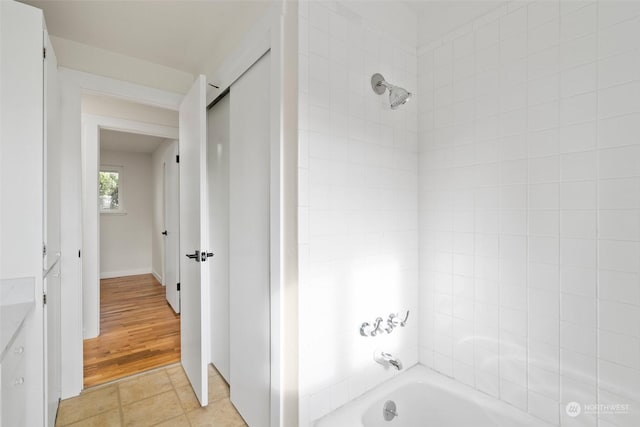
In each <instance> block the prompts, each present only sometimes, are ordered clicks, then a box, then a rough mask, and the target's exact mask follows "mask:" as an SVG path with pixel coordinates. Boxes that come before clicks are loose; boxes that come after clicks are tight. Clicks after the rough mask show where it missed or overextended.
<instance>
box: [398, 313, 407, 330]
mask: <svg viewBox="0 0 640 427" xmlns="http://www.w3.org/2000/svg"><path fill="white" fill-rule="evenodd" d="M407 320H409V310H407V315H406V316H404V320H401V321H400V326H402V327H403V328H404V326H405V325H406V324H407Z"/></svg>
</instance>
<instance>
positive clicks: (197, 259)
mask: <svg viewBox="0 0 640 427" xmlns="http://www.w3.org/2000/svg"><path fill="white" fill-rule="evenodd" d="M187 258H189V259H195V260H196V262H200V251H195V252H194V253H192V254H187Z"/></svg>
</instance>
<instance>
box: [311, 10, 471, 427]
mask: <svg viewBox="0 0 640 427" xmlns="http://www.w3.org/2000/svg"><path fill="white" fill-rule="evenodd" d="M363 5H364V6H365V7H366V4H364V3H361V4H360V7H362V6H363ZM299 6H300V8H299V81H298V84H299V147H300V149H299V253H300V260H299V265H300V284H299V304H300V311H299V313H300V314H299V315H300V337H299V339H300V348H299V351H300V353H299V354H300V356H299V360H300V378H299V384H300V425H301V426H308V425H310V423H312V422H313V421H314V420H316V419H317V418H320V417H322V416H323V415H325V414H327V413H329V412H331V411H332V410H334V409H336V408H337V407H339V406H342V405H344V404H345V403H347V402H348V401H350V400H352V399H354V398H355V397H357V396H359V395H360V394H362V393H364V392H365V391H367V390H369V389H371V388H372V387H374V386H375V385H377V384H379V383H381V382H383V381H385V380H386V379H389V378H391V377H392V376H393V375H395V374H397V372H396V371H395V370H394V371H392V370H390V369H388V368H387V369H385V368H384V367H383V366H381V365H379V364H377V363H375V362H374V360H373V353H374V350H375V349H377V348H379V349H381V350H384V351H387V352H390V353H392V354H393V355H395V356H397V357H399V358H400V359H401V360H402V363H403V364H404V366H406V367H409V366H411V365H414V364H416V363H417V361H418V323H419V317H418V270H419V268H418V117H417V110H418V107H417V101H418V100H419V99H420V98H419V96H421V95H416V96H415V98H414V99H412V100H411V101H410V102H409V103H408V104H406V105H404V106H402V107H401V108H400V109H398V110H395V111H392V110H391V109H390V108H389V97H388V93H386V94H385V95H383V96H378V95H376V94H375V93H374V92H373V90H372V88H371V83H370V80H371V76H372V75H373V74H374V73H381V74H382V75H383V76H384V77H385V78H386V79H387V80H388V81H389V82H391V83H393V84H396V85H398V86H401V87H404V88H406V89H407V90H409V91H411V92H414V93H419V90H418V83H417V69H418V66H417V52H416V42H415V41H414V42H413V44H407V43H406V42H403V41H399V40H396V39H394V37H393V36H392V32H390V31H389V30H388V29H385V26H384V25H377V24H376V23H375V22H373V21H372V20H371V19H369V20H367V19H365V18H364V15H362V14H360V13H359V11H358V9H357V8H358V7H359V6H358V4H357V2H356V3H350V2H344V3H342V2H326V1H321V2H313V1H312V2H309V1H304V2H300V4H299ZM378 7H384V5H383V4H382V3H380V4H379V5H376V3H373V5H372V8H373V9H376V8H378ZM403 11H404V13H405V14H406V16H401V17H399V18H401V20H400V21H399V22H404V23H403V24H402V25H410V26H413V28H414V30H415V25H416V17H415V16H413V15H411V14H410V13H409V9H406V7H401V8H400V9H398V10H395V11H394V8H390V9H388V10H386V12H385V9H380V10H379V11H378V12H377V13H378V15H380V16H381V17H382V18H383V19H381V20H380V21H381V22H386V23H387V24H388V21H387V20H386V19H384V18H385V13H387V12H388V13H402V12H403ZM366 16H368V17H370V16H371V15H370V14H368V15H366ZM472 41H473V40H472V39H470V40H467V41H466V43H467V44H466V45H460V49H462V51H464V49H467V50H468V49H470V48H472V47H473V43H472ZM450 60H451V58H449V61H450ZM438 96H439V98H440V99H441V102H444V103H447V102H448V99H449V98H451V97H452V93H451V92H446V90H443V91H441V93H440V94H439V95H438ZM403 310H411V315H410V316H411V317H410V318H409V321H408V324H407V326H406V327H405V328H397V329H396V330H394V331H393V333H392V334H382V335H379V336H377V337H375V338H372V337H362V336H360V333H359V328H360V325H361V324H362V323H363V322H370V323H371V322H373V321H374V320H375V319H376V317H378V316H380V317H383V318H384V319H385V322H386V319H387V317H388V316H389V314H391V313H395V312H401V311H403Z"/></svg>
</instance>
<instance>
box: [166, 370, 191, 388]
mask: <svg viewBox="0 0 640 427" xmlns="http://www.w3.org/2000/svg"><path fill="white" fill-rule="evenodd" d="M166 371H167V374H169V378H171V382H172V383H173V386H174V387H176V388H177V387H182V386H185V385H188V384H189V379H188V378H187V374H185V373H184V369H182V366H180V365H178V366H172V367H170V368H167V369H166Z"/></svg>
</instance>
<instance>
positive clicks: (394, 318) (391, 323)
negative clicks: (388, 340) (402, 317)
mask: <svg viewBox="0 0 640 427" xmlns="http://www.w3.org/2000/svg"><path fill="white" fill-rule="evenodd" d="M398 323H399V321H398V315H397V314H395V313H391V314H390V315H389V318H388V319H387V327H386V328H384V330H385V331H387V333H388V334H390V333H391V332H392V331H393V329H394V328H395V327H396V326H398Z"/></svg>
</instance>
